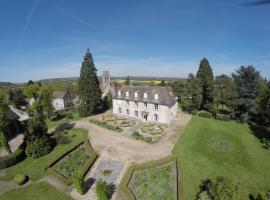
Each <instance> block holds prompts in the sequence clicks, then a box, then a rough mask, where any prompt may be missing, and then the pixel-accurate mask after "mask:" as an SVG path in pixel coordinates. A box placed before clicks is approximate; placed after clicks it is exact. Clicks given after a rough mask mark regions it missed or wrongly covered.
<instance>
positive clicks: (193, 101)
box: [186, 74, 202, 110]
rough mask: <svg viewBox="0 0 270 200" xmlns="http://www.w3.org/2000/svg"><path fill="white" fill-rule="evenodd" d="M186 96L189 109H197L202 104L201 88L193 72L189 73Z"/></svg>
mask: <svg viewBox="0 0 270 200" xmlns="http://www.w3.org/2000/svg"><path fill="white" fill-rule="evenodd" d="M186 88H187V98H188V100H189V102H190V105H189V110H194V109H195V110H199V109H200V107H201V105H202V88H201V85H200V80H199V79H198V78H196V77H195V76H194V75H193V74H189V77H188V80H187V83H186Z"/></svg>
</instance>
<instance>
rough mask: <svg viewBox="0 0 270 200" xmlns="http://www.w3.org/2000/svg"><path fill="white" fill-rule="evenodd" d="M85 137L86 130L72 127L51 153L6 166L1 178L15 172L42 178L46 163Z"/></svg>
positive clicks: (8, 177)
mask: <svg viewBox="0 0 270 200" xmlns="http://www.w3.org/2000/svg"><path fill="white" fill-rule="evenodd" d="M86 138H87V131H86V130H84V129H80V128H74V129H71V130H68V131H67V134H65V135H63V136H62V138H61V140H62V141H64V142H62V143H60V144H58V145H57V146H56V147H55V148H54V149H53V151H52V152H51V153H49V154H48V155H45V156H43V157H41V158H36V159H34V158H26V159H25V160H24V161H22V162H20V163H18V164H17V165H15V166H13V167H10V168H8V170H7V171H6V173H7V175H6V176H4V177H0V179H2V180H11V179H13V177H14V176H15V175H17V174H24V175H27V176H29V177H30V179H31V180H32V181H35V180H38V179H40V178H42V177H43V176H44V175H45V173H46V170H45V168H46V167H48V165H49V164H50V163H51V162H52V161H53V160H55V159H57V158H58V157H60V156H61V155H63V154H64V153H65V152H66V151H68V150H69V149H70V148H72V147H73V146H74V145H76V144H79V143H80V142H82V141H84V140H85V139H86Z"/></svg>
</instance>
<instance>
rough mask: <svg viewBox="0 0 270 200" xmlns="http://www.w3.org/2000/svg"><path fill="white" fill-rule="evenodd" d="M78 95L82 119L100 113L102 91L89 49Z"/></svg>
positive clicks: (85, 57) (83, 64)
mask: <svg viewBox="0 0 270 200" xmlns="http://www.w3.org/2000/svg"><path fill="white" fill-rule="evenodd" d="M78 93H79V98H80V106H79V112H80V115H81V116H82V117H87V116H90V115H93V114H95V113H98V112H100V111H101V109H102V97H101V90H100V88H99V80H98V77H97V69H96V67H95V64H94V60H93V58H92V55H91V53H90V52H89V49H87V52H86V54H85V56H84V61H83V62H82V67H81V74H80V79H79V87H78Z"/></svg>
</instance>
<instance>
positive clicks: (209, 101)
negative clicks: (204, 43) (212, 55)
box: [196, 58, 214, 110]
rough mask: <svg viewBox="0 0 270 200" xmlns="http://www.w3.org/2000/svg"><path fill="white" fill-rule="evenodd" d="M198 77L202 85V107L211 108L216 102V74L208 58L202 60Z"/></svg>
mask: <svg viewBox="0 0 270 200" xmlns="http://www.w3.org/2000/svg"><path fill="white" fill-rule="evenodd" d="M196 77H197V78H198V79H199V81H200V85H201V87H202V102H201V106H200V107H201V109H204V110H211V109H212V107H213V102H214V94H213V93H214V76H213V71H212V68H211V66H210V64H209V62H208V60H207V59H206V58H203V59H202V60H201V62H200V66H199V70H198V72H197V75H196Z"/></svg>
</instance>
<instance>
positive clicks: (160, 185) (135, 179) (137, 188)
mask: <svg viewBox="0 0 270 200" xmlns="http://www.w3.org/2000/svg"><path fill="white" fill-rule="evenodd" d="M129 188H130V190H131V191H132V193H133V194H134V195H135V196H136V199H137V200H145V199H147V200H176V199H177V169H176V160H172V161H170V162H168V163H166V164H163V165H157V166H155V167H152V168H147V169H142V170H135V171H134V173H133V175H132V178H131V180H130V183H129Z"/></svg>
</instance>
